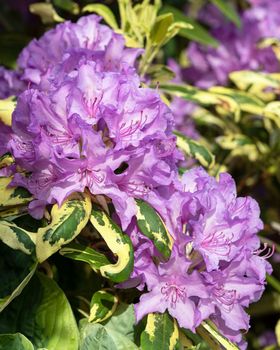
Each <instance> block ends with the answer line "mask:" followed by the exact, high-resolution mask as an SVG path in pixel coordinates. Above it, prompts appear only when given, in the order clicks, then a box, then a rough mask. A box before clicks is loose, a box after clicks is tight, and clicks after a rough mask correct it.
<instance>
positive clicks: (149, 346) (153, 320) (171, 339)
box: [141, 312, 187, 350]
mask: <svg viewBox="0 0 280 350" xmlns="http://www.w3.org/2000/svg"><path fill="white" fill-rule="evenodd" d="M186 317H187V316H186ZM141 349H142V350H158V349H161V350H176V349H179V329H178V326H177V322H176V321H175V319H172V318H171V317H170V316H169V315H168V313H167V312H165V313H164V314H159V313H153V314H149V315H148V318H147V324H146V328H145V330H144V331H143V332H142V334H141Z"/></svg>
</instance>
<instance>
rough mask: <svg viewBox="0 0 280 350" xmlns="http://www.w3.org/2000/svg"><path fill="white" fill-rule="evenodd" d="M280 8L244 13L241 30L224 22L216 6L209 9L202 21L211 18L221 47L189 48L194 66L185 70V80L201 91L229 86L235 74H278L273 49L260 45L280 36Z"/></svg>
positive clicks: (263, 7)
mask: <svg viewBox="0 0 280 350" xmlns="http://www.w3.org/2000/svg"><path fill="white" fill-rule="evenodd" d="M267 3H268V4H267ZM279 9H280V8H279V2H277V1H268V2H267V1H266V2H265V5H263V4H260V5H256V6H254V7H253V8H251V9H248V10H246V11H244V12H243V13H242V14H241V19H242V28H241V29H239V28H237V27H235V26H234V25H233V24H232V23H229V22H228V21H226V20H225V19H222V18H221V15H220V13H218V11H217V10H216V9H215V8H214V7H213V6H211V5H210V6H207V7H206V8H205V9H204V10H203V12H202V14H201V17H202V20H203V19H205V18H207V21H208V22H209V18H211V20H210V23H209V24H210V26H211V28H212V30H211V34H212V35H213V36H214V37H215V38H216V39H217V40H218V41H219V42H220V44H219V47H218V48H209V47H205V46H202V45H200V44H197V43H191V44H190V46H189V48H188V49H187V55H188V57H189V59H190V61H191V67H190V68H187V69H184V70H183V72H182V75H183V76H184V78H185V79H187V80H189V81H191V82H192V83H193V84H195V85H197V86H199V87H200V88H209V87H210V86H213V85H225V84H227V81H228V75H229V73H231V72H232V71H238V70H243V69H250V70H256V71H265V72H278V70H279V63H278V61H277V58H276V57H275V55H274V53H273V50H272V49H271V48H264V49H260V48H258V44H259V41H260V40H261V39H263V38H266V37H276V38H277V37H279V34H280V33H279V17H278V16H277V13H278V11H279ZM209 12H210V13H212V15H211V16H209ZM206 14H207V16H206Z"/></svg>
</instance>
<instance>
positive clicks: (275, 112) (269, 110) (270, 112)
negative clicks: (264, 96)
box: [263, 101, 280, 128]
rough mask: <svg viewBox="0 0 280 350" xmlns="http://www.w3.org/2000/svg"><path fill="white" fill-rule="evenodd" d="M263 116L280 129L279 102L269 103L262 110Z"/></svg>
mask: <svg viewBox="0 0 280 350" xmlns="http://www.w3.org/2000/svg"><path fill="white" fill-rule="evenodd" d="M263 116H264V117H266V118H268V119H271V120H272V121H273V122H274V123H275V124H276V126H277V127H278V128H280V102H278V101H275V102H270V103H268V104H267V105H266V106H265V108H264V109H263Z"/></svg>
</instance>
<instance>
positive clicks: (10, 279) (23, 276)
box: [0, 242, 37, 312]
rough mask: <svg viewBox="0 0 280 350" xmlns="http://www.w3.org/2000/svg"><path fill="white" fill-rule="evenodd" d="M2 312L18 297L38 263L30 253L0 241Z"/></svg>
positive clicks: (0, 296)
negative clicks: (14, 248) (27, 253)
mask: <svg viewBox="0 0 280 350" xmlns="http://www.w3.org/2000/svg"><path fill="white" fill-rule="evenodd" d="M0 254H1V264H0V275H1V284H0V312H1V311H2V310H4V309H5V308H6V307H7V306H8V305H9V304H10V302H11V301H12V300H13V299H14V298H15V297H17V296H18V295H19V294H20V293H21V292H22V290H23V289H24V288H25V286H26V285H27V284H28V282H29V281H30V279H31V277H32V276H33V274H34V272H35V270H36V268H37V263H36V262H35V261H34V258H32V257H31V256H30V255H26V254H24V253H22V252H21V251H18V250H13V249H11V248H10V247H8V246H6V245H5V244H4V243H2V242H0Z"/></svg>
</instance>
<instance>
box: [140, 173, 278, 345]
mask: <svg viewBox="0 0 280 350" xmlns="http://www.w3.org/2000/svg"><path fill="white" fill-rule="evenodd" d="M165 206H166V207H167V208H168V211H169V221H170V217H171V222H172V224H171V225H169V227H171V230H173V231H171V232H172V234H173V237H174V238H175V240H174V246H173V251H172V257H171V258H170V260H169V261H168V262H167V263H166V262H164V261H162V260H161V259H160V257H159V261H160V262H159V263H155V262H154V261H153V260H152V252H151V251H150V250H147V249H144V248H142V246H141V245H137V244H136V245H135V252H136V253H135V257H136V259H135V264H136V266H138V265H139V267H140V264H139V262H140V260H138V259H139V258H138V257H139V256H140V255H138V251H139V252H142V253H141V254H142V256H143V252H144V251H145V261H146V267H145V269H142V270H141V267H140V269H139V267H137V268H136V269H135V270H134V275H133V278H134V283H137V281H138V283H140V282H139V281H141V289H143V282H145V283H146V285H147V289H148V292H147V293H146V294H144V295H142V296H141V298H140V301H139V303H138V304H136V306H135V309H136V317H137V319H138V320H139V319H141V318H142V317H143V316H144V315H146V314H148V313H150V312H164V311H165V310H166V309H167V310H168V312H169V313H170V314H171V315H172V316H173V317H175V318H176V319H177V320H178V322H179V325H180V326H181V327H186V328H188V329H190V330H192V331H194V330H195V328H196V327H197V326H199V324H200V323H201V322H202V321H203V320H205V319H210V320H212V321H213V322H214V323H215V324H216V325H217V327H218V329H219V330H220V331H221V332H222V333H223V334H224V335H225V336H227V337H228V338H229V339H230V340H232V341H234V342H236V343H237V344H238V346H239V347H240V349H245V348H246V343H245V342H244V340H243V338H242V333H241V331H246V330H248V329H249V316H248V315H247V313H246V311H245V308H247V307H248V306H249V304H250V303H252V302H255V301H257V300H259V298H260V297H261V295H262V293H263V291H264V285H265V276H266V273H271V272H272V269H271V265H270V264H269V263H268V261H267V259H268V258H269V257H270V256H271V254H272V253H273V250H271V249H268V251H267V248H268V247H267V246H264V248H260V246H261V244H260V240H259V238H258V237H257V232H258V231H259V230H260V229H262V226H263V225H262V222H261V220H260V218H259V214H260V212H259V207H258V205H257V203H256V202H255V201H254V200H253V199H252V198H250V197H245V198H242V197H237V194H236V188H235V183H234V181H233V179H232V178H231V176H230V175H229V174H221V175H220V179H219V181H217V180H216V179H214V178H213V177H211V176H209V175H208V174H207V173H206V172H205V171H204V170H203V169H202V168H194V169H192V170H190V171H188V172H186V173H185V174H184V175H183V177H182V185H181V190H177V191H174V193H173V194H172V195H171V196H170V197H169V200H167V201H166V204H165ZM161 215H162V216H163V218H164V219H165V220H166V217H165V214H161ZM176 228H177V229H176ZM266 251H267V252H266ZM149 254H150V257H149ZM142 256H141V260H142ZM184 310H185V311H184ZM186 315H188V317H186Z"/></svg>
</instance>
